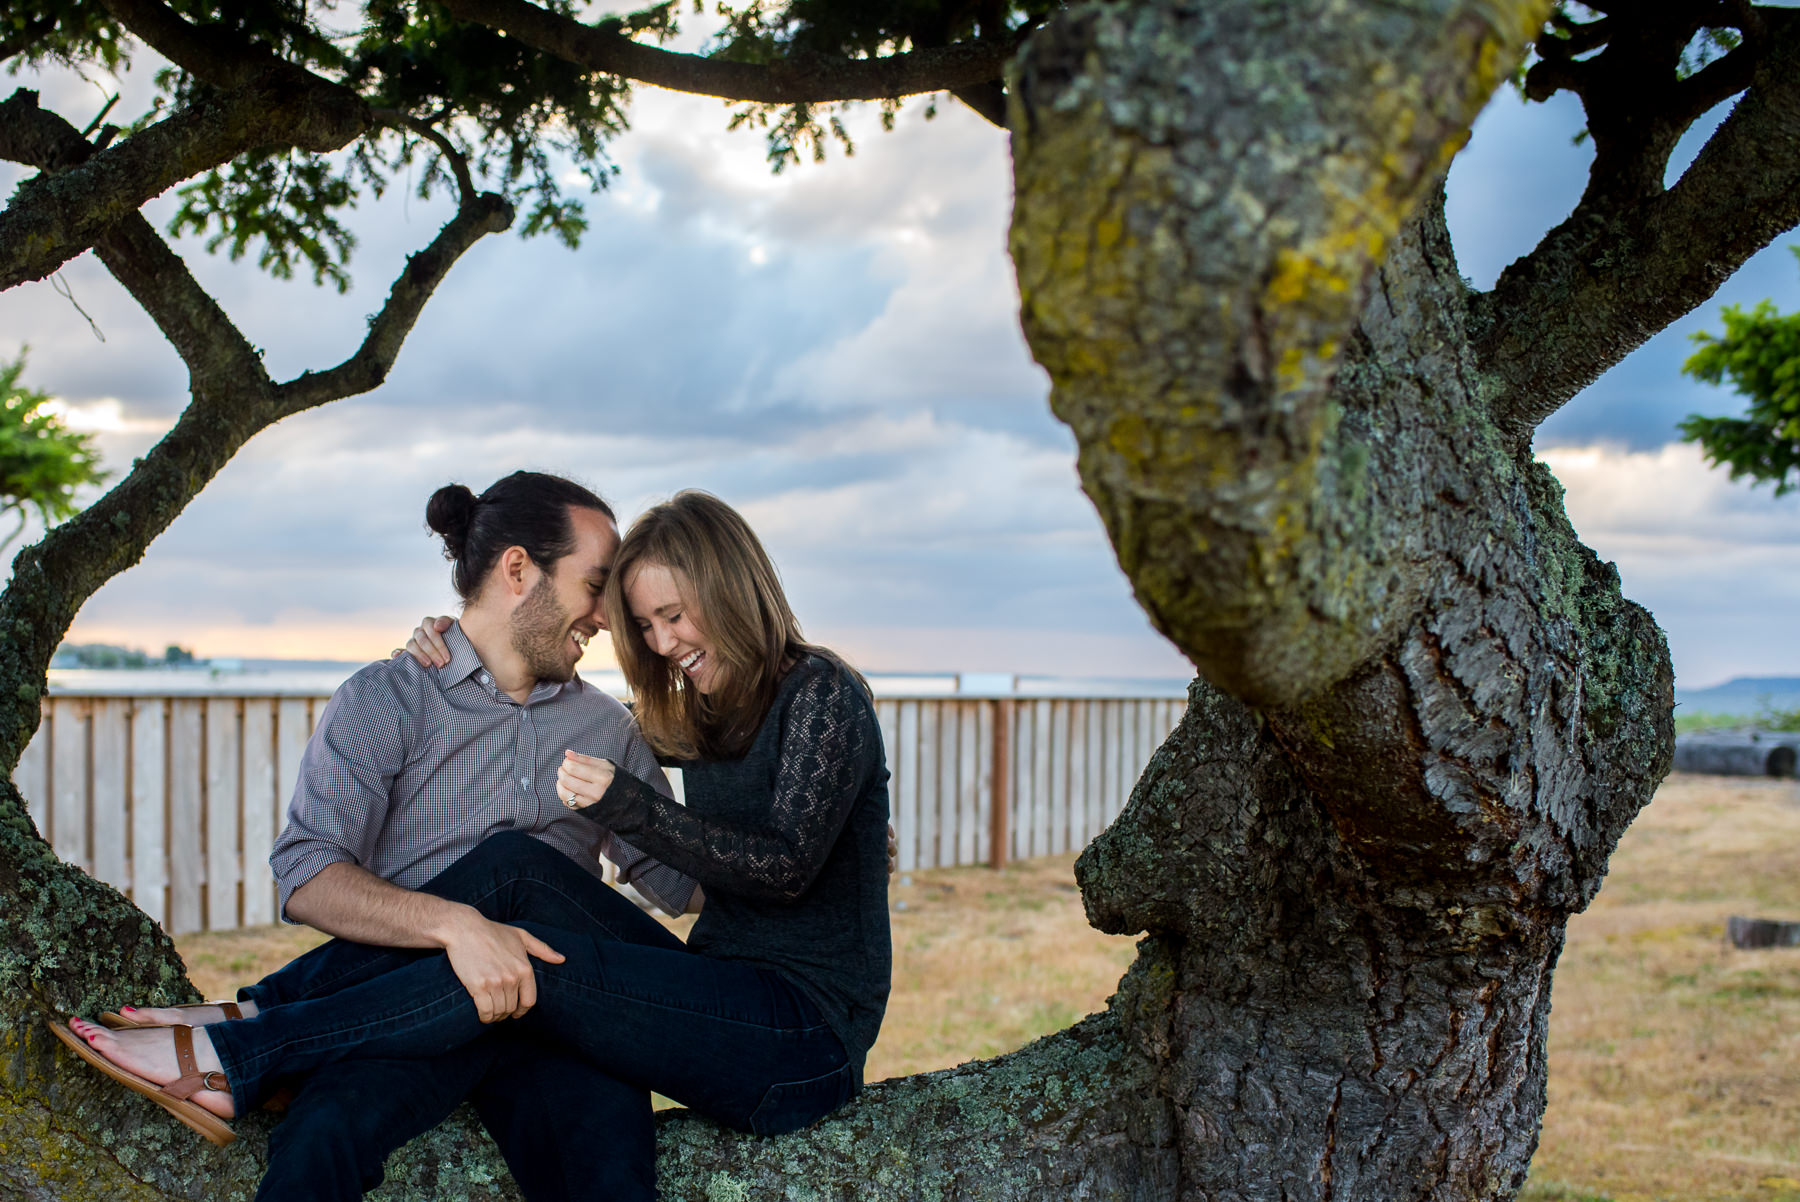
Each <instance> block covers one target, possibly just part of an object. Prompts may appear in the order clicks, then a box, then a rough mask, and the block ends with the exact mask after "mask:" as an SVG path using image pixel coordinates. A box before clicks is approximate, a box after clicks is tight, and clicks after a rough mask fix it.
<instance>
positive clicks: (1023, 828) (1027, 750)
mask: <svg viewBox="0 0 1800 1202" xmlns="http://www.w3.org/2000/svg"><path fill="white" fill-rule="evenodd" d="M1011 776H1012V797H1011V800H1010V805H1011V807H1012V821H1011V822H1010V823H1008V829H1010V830H1011V831H1012V858H1013V859H1015V860H1023V859H1025V858H1026V857H1027V856H1029V855H1030V854H1031V702H1029V701H1015V702H1013V703H1012V772H1011Z"/></svg>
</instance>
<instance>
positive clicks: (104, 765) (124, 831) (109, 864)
mask: <svg viewBox="0 0 1800 1202" xmlns="http://www.w3.org/2000/svg"><path fill="white" fill-rule="evenodd" d="M130 715H131V702H130V701H128V700H126V699H124V698H122V697H106V698H102V699H100V700H98V701H96V702H94V717H93V765H94V787H93V792H92V793H91V794H90V796H89V803H90V805H91V807H92V808H91V809H90V810H89V811H88V814H87V819H86V821H87V825H88V829H89V830H90V831H92V832H93V858H94V867H93V873H94V875H95V876H97V877H99V878H100V879H101V880H103V881H105V882H106V883H107V884H109V885H111V886H112V887H113V888H115V889H117V890H119V891H120V892H121V893H123V892H126V891H128V890H129V889H130V888H131V865H130V864H129V863H128V862H127V860H126V856H125V852H126V847H127V845H128V844H129V843H130V840H131V804H130V803H131V778H130V767H131V718H130ZM158 767H161V765H158Z"/></svg>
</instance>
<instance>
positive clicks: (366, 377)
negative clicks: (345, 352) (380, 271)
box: [276, 192, 513, 417]
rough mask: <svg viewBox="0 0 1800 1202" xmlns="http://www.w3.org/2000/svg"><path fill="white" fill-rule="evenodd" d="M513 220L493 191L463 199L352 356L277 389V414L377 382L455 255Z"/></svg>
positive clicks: (404, 273)
mask: <svg viewBox="0 0 1800 1202" xmlns="http://www.w3.org/2000/svg"><path fill="white" fill-rule="evenodd" d="M512 220H513V208H512V205H510V204H508V203H507V202H506V201H505V200H504V199H503V198H501V197H499V196H496V195H495V194H494V193H492V192H484V193H482V194H481V195H480V196H477V197H475V198H474V199H473V200H472V201H470V202H469V203H466V204H464V205H463V206H462V208H461V209H460V210H458V212H457V214H456V216H455V217H453V218H451V219H450V221H449V222H448V223H447V224H446V225H445V226H444V228H443V229H442V230H440V231H439V232H438V236H437V237H436V238H434V239H433V240H432V242H431V245H430V246H428V247H426V248H425V249H424V250H422V251H420V252H419V253H418V254H416V255H413V256H412V257H411V258H409V259H408V260H407V261H406V267H405V269H404V270H403V271H401V273H400V275H399V277H398V278H397V279H395V280H394V285H393V287H392V288H391V289H390V290H389V291H388V298H387V302H386V303H385V304H383V305H382V307H381V311H380V312H379V313H377V314H376V315H375V317H374V318H373V319H372V320H371V321H370V322H369V333H368V336H367V337H366V338H364V339H363V343H362V345H361V346H360V347H358V348H357V351H356V353H355V354H354V355H352V356H350V358H348V359H346V360H344V361H343V362H342V363H340V364H338V365H337V366H336V367H333V368H331V369H330V370H328V371H323V372H319V373H316V374H315V373H313V372H307V373H305V374H303V375H301V376H298V377H296V378H295V379H293V380H290V381H289V382H288V383H286V384H283V385H281V386H280V387H279V388H278V389H277V392H276V405H277V408H278V409H279V411H280V415H281V416H283V417H286V416H287V415H289V414H292V413H299V412H300V411H302V410H305V409H311V408H314V407H316V406H319V405H323V404H326V403H327V402H330V401H335V400H339V399H341V398H343V397H347V396H354V395H356V394H357V393H362V392H368V391H370V390H372V389H374V388H377V387H379V386H380V384H381V382H382V381H383V380H385V379H386V378H387V373H388V371H389V369H390V368H392V367H393V365H394V359H395V358H396V357H397V356H398V355H399V353H400V346H401V344H402V343H403V342H405V341H406V336H407V335H408V334H409V333H411V332H412V328H413V324H414V323H415V322H417V321H418V319H419V312H420V311H421V310H422V309H424V307H425V302H426V301H428V300H430V299H431V294H432V292H433V291H435V290H436V288H437V286H438V285H439V284H440V283H442V282H443V279H444V277H445V276H446V275H448V274H449V272H450V268H451V267H453V266H455V264H456V261H457V259H459V258H461V257H462V254H463V252H464V251H466V250H468V249H469V248H470V247H471V246H473V245H475V243H477V242H479V241H480V240H481V239H482V238H483V237H484V236H485V235H487V234H494V233H499V232H500V231H501V230H504V229H506V228H507V227H508V226H509V225H511V224H512Z"/></svg>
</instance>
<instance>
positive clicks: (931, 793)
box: [913, 701, 943, 868]
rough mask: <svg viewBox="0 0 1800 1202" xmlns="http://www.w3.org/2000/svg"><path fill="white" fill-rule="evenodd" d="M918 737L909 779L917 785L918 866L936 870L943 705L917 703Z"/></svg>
mask: <svg viewBox="0 0 1800 1202" xmlns="http://www.w3.org/2000/svg"><path fill="white" fill-rule="evenodd" d="M917 704H918V707H919V734H918V742H917V747H918V749H919V752H918V759H917V760H916V761H914V762H915V763H916V764H917V765H918V768H917V771H915V772H914V773H913V779H914V780H915V781H917V782H918V784H917V795H918V800H919V808H918V818H917V819H916V821H917V822H918V824H919V867H920V868H936V867H937V866H938V844H937V837H938V823H937V811H938V774H937V755H938V715H939V713H940V712H941V710H942V709H943V703H942V702H937V701H921V702H918V703H917Z"/></svg>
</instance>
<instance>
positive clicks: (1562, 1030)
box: [179, 776, 1800, 1202]
mask: <svg viewBox="0 0 1800 1202" xmlns="http://www.w3.org/2000/svg"><path fill="white" fill-rule="evenodd" d="M1072 863H1073V858H1072V857H1067V856H1065V857H1059V858H1055V859H1049V860H1038V861H1033V862H1031V863H1028V864H1021V865H1016V866H1013V867H1011V868H1008V869H1007V870H1005V871H1004V872H1000V873H994V872H990V871H988V870H986V869H981V868H965V869H948V870H938V871H933V872H922V873H915V874H913V875H912V876H911V877H910V878H905V879H903V880H902V881H900V882H897V883H896V884H895V886H894V889H893V897H894V900H895V905H896V909H895V912H894V950H895V975H894V997H893V1002H892V1005H891V1006H890V1008H889V1011H888V1019H887V1022H886V1025H885V1026H884V1028H883V1031H882V1037H881V1041H880V1042H879V1043H878V1044H876V1046H875V1049H874V1052H873V1053H872V1054H871V1056H870V1059H869V1073H870V1076H871V1077H875V1078H879V1077H888V1076H895V1075H899V1074H902V1073H911V1072H917V1071H920V1070H924V1069H932V1068H940V1067H943V1066H946V1065H950V1064H956V1063H958V1062H960V1061H962V1060H965V1059H968V1058H970V1057H978V1056H991V1055H994V1054H996V1053H999V1052H1003V1051H1006V1050H1007V1049H1009V1048H1013V1047H1017V1046H1018V1045H1020V1044H1022V1043H1024V1042H1026V1041H1028V1040H1030V1039H1033V1038H1035V1037H1037V1036H1039V1035H1042V1034H1044V1033H1046V1032H1049V1031H1052V1030H1055V1029H1057V1028H1059V1027H1062V1026H1064V1025H1066V1024H1068V1023H1069V1022H1070V1021H1072V1020H1073V1019H1075V1018H1077V1017H1079V1016H1080V1015H1082V1014H1086V1013H1087V1012H1089V1011H1091V1010H1094V1009H1097V1008H1098V1007H1099V1006H1101V1005H1102V1004H1103V1003H1104V1002H1105V999H1106V997H1107V995H1108V994H1109V993H1110V992H1111V991H1112V987H1113V985H1114V984H1115V983H1116V982H1117V980H1118V978H1119V974H1120V972H1122V971H1123V969H1124V967H1125V965H1126V964H1127V963H1129V961H1130V959H1131V955H1132V941H1131V940H1130V939H1121V938H1115V937H1110V936H1106V935H1101V934H1099V933H1098V932H1095V931H1093V930H1090V929H1089V928H1088V926H1087V924H1086V922H1085V920H1084V919H1083V917H1082V912H1081V899H1080V897H1079V895H1078V894H1077V893H1076V891H1075V886H1074V880H1073V877H1072V874H1071V865H1072ZM1730 914H1750V915H1757V916H1764V917H1778V918H1787V919H1797V920H1800V786H1796V785H1795V784H1794V783H1793V782H1784V781H1761V780H1745V781H1738V780H1725V779H1717V778H1709V777H1681V776H1677V777H1672V778H1671V779H1670V780H1669V782H1668V783H1667V784H1665V785H1664V786H1663V789H1662V791H1661V792H1660V793H1659V794H1658V796H1657V799H1656V801H1655V803H1654V804H1652V805H1651V806H1650V807H1649V808H1648V809H1647V810H1645V811H1644V814H1643V815H1642V817H1640V818H1639V819H1638V821H1637V823H1636V824H1634V825H1633V827H1632V828H1631V830H1630V831H1629V832H1628V833H1627V834H1626V836H1625V839H1624V841H1623V843H1622V844H1621V845H1620V847H1619V850H1618V853H1617V854H1616V855H1615V856H1614V858H1613V867H1612V873H1611V875H1610V876H1609V877H1608V880H1607V883H1606V887H1605V889H1603V890H1602V891H1601V894H1600V897H1599V899H1598V900H1597V901H1596V902H1595V903H1594V905H1593V907H1592V908H1591V909H1590V910H1589V911H1588V912H1587V913H1585V914H1582V915H1579V916H1578V917H1577V918H1576V919H1575V920H1574V921H1573V922H1572V923H1571V924H1570V927H1569V941H1568V948H1567V950H1566V951H1565V952H1564V954H1563V961H1562V966H1561V968H1560V969H1559V970H1558V972H1557V976H1556V992H1555V1004H1554V1008H1553V1010H1552V1013H1551V1020H1550V1106H1549V1110H1548V1113H1547V1114H1546V1115H1545V1120H1544V1130H1543V1137H1542V1142H1541V1144H1540V1147H1539V1150H1538V1155H1537V1159H1536V1161H1535V1162H1534V1165H1533V1169H1532V1176H1531V1181H1530V1183H1529V1184H1528V1185H1527V1186H1526V1189H1525V1193H1524V1194H1523V1198H1525V1199H1527V1200H1529V1202H1601V1200H1610V1202H1651V1200H1659V1202H1660V1200H1664V1199H1668V1200H1679V1202H1751V1200H1754V1202H1800V949H1792V950H1779V951H1763V952H1740V951H1736V950H1734V949H1733V948H1731V947H1730V946H1729V945H1727V944H1726V943H1725V941H1724V924H1725V919H1726V917H1727V916H1728V915H1730ZM676 925H677V926H678V929H679V925H680V924H676ZM316 938H317V937H316V936H314V935H312V934H311V933H310V932H307V931H305V930H303V929H299V928H288V929H283V930H276V929H269V928H264V929H260V930H256V931H247V932H237V933H231V934H220V935H194V936H188V937H186V938H184V939H181V940H179V943H180V945H181V948H182V953H183V954H184V955H185V956H186V957H187V960H188V965H189V968H190V969H191V970H192V975H193V978H194V981H195V983H196V984H197V985H198V986H199V987H200V988H201V989H203V990H204V991H206V993H207V994H208V996H213V997H219V996H229V994H230V991H231V990H232V989H234V988H235V987H236V985H237V984H238V983H239V982H242V981H247V980H252V979H254V978H256V977H257V976H259V975H261V974H262V973H263V972H265V971H268V970H269V969H271V968H273V967H275V966H276V965H278V964H280V963H281V962H283V961H284V960H286V959H287V958H289V957H291V956H293V955H295V954H297V953H299V952H301V951H303V950H305V949H306V948H307V947H309V946H311V945H312V943H313V942H315V941H316Z"/></svg>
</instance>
